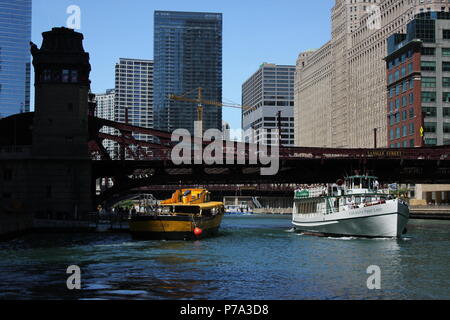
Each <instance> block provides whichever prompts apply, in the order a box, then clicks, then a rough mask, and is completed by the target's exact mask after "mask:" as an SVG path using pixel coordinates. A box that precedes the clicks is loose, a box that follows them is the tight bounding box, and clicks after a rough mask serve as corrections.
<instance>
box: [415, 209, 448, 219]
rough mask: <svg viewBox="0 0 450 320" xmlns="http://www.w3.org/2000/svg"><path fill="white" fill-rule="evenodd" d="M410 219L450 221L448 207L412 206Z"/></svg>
mask: <svg viewBox="0 0 450 320" xmlns="http://www.w3.org/2000/svg"><path fill="white" fill-rule="evenodd" d="M410 213H411V219H430V220H450V206H417V207H415V206H413V207H411V209H410Z"/></svg>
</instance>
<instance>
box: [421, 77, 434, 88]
mask: <svg viewBox="0 0 450 320" xmlns="http://www.w3.org/2000/svg"><path fill="white" fill-rule="evenodd" d="M422 86H423V87H424V88H436V77H422Z"/></svg>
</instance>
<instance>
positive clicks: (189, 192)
mask: <svg viewBox="0 0 450 320" xmlns="http://www.w3.org/2000/svg"><path fill="white" fill-rule="evenodd" d="M190 194H191V190H186V192H185V193H184V194H183V197H187V196H188V195H190Z"/></svg>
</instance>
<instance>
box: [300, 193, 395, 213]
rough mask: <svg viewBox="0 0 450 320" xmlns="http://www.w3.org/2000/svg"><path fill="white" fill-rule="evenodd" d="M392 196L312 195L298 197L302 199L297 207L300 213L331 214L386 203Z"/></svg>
mask: <svg viewBox="0 0 450 320" xmlns="http://www.w3.org/2000/svg"><path fill="white" fill-rule="evenodd" d="M392 199H393V198H392V196H390V195H388V194H379V193H373V194H351V195H350V194H349V195H340V196H326V197H315V198H314V197H310V198H305V197H303V198H297V199H296V200H301V201H300V202H299V203H298V204H297V207H298V209H299V214H312V215H317V214H319V215H320V214H322V215H323V214H325V215H330V214H334V213H339V212H343V211H349V210H353V209H361V208H365V207H372V206H377V205H381V204H385V203H386V202H387V201H388V200H392Z"/></svg>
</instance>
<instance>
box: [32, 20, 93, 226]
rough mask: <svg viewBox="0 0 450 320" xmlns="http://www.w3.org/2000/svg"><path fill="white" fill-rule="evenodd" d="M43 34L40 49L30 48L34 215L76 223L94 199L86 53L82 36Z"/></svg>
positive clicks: (56, 30) (67, 31) (68, 31)
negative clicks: (59, 218)
mask: <svg viewBox="0 0 450 320" xmlns="http://www.w3.org/2000/svg"><path fill="white" fill-rule="evenodd" d="M42 35H43V42H42V46H41V48H38V47H37V46H36V45H34V44H32V46H31V53H32V55H33V66H34V69H35V115H34V123H33V145H32V157H33V159H34V160H35V161H34V162H35V163H37V164H38V166H37V167H36V168H34V170H33V171H34V174H33V178H34V179H33V181H32V183H33V184H34V188H33V189H34V190H36V194H35V195H34V196H35V197H36V204H37V205H38V208H36V210H37V211H39V213H40V214H41V215H43V216H45V217H48V216H51V217H64V218H65V217H67V218H79V217H80V216H81V215H82V214H85V213H87V212H89V211H91V210H92V199H91V197H92V194H93V190H92V183H91V159H90V157H89V153H88V113H89V105H88V100H89V90H90V80H89V74H90V71H91V66H90V64H89V54H88V53H86V52H85V51H84V48H83V35H82V34H81V33H78V32H75V31H73V30H71V29H67V28H53V29H52V31H49V32H44V33H43V34H42Z"/></svg>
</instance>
